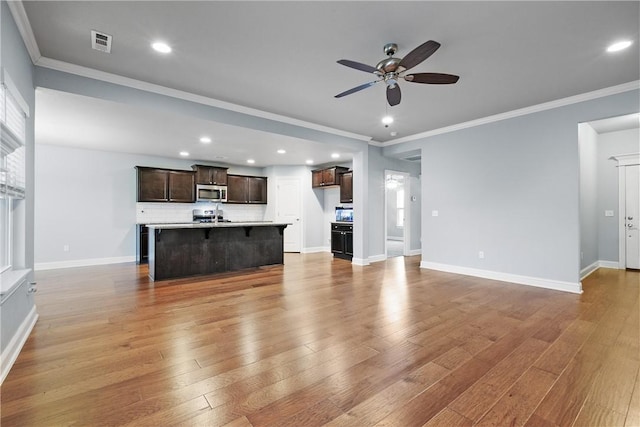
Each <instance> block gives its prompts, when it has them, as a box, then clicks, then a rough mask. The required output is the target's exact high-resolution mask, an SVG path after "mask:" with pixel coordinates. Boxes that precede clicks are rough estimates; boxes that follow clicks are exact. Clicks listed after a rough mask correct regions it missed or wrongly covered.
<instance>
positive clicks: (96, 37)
mask: <svg viewBox="0 0 640 427" xmlns="http://www.w3.org/2000/svg"><path fill="white" fill-rule="evenodd" d="M111 40H113V36H110V35H109V34H105V33H100V32H98V31H95V30H91V47H92V48H93V49H95V50H99V51H100V52H106V53H111Z"/></svg>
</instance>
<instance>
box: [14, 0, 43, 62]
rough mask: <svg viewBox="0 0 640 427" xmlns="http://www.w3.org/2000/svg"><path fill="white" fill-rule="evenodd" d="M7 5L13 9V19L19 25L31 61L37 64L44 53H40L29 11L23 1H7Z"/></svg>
mask: <svg viewBox="0 0 640 427" xmlns="http://www.w3.org/2000/svg"><path fill="white" fill-rule="evenodd" d="M7 5H8V6H9V10H10V11H11V15H13V20H14V21H15V23H16V26H17V27H18V31H20V35H21V36H22V40H24V44H25V45H26V46H27V51H28V52H29V56H30V57H31V62H33V63H34V64H36V63H37V62H38V60H39V59H40V58H42V54H41V53H40V48H39V47H38V43H36V37H35V35H34V34H33V29H32V28H31V23H30V22H29V18H27V11H25V10H24V5H23V4H22V1H7Z"/></svg>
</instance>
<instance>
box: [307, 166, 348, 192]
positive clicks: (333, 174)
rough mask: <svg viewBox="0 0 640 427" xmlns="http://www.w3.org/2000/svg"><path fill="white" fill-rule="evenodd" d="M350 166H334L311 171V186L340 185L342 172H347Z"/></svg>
mask: <svg viewBox="0 0 640 427" xmlns="http://www.w3.org/2000/svg"><path fill="white" fill-rule="evenodd" d="M348 170H349V168H344V167H342V166H333V167H330V168H325V169H317V170H314V171H311V186H312V187H313V188H318V187H328V186H331V185H340V174H341V173H343V172H347V171H348Z"/></svg>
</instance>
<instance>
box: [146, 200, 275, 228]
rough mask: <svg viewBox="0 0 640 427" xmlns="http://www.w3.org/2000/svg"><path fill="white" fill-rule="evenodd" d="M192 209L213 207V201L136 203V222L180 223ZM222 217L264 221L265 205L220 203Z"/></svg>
mask: <svg viewBox="0 0 640 427" xmlns="http://www.w3.org/2000/svg"><path fill="white" fill-rule="evenodd" d="M194 209H207V210H208V209H215V204H213V203H136V223H138V224H162V223H182V222H191V221H192V220H193V213H192V211H193V210H194ZM220 210H222V215H223V216H224V219H228V220H231V221H264V219H265V218H264V216H265V210H266V205H234V204H225V203H221V204H220Z"/></svg>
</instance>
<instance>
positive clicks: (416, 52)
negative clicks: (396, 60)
mask: <svg viewBox="0 0 640 427" xmlns="http://www.w3.org/2000/svg"><path fill="white" fill-rule="evenodd" d="M439 47H440V43H438V42H436V41H433V40H429V41H428V42H425V43H422V44H421V45H420V46H418V47H417V48H415V49H413V50H412V51H411V52H409V53H408V54H407V55H406V56H405V57H404V58H402V61H400V64H398V67H404V68H405V70H408V69H410V68H413V67H415V66H416V65H418V64H419V63H421V62H422V61H424V60H425V59H427V58H428V57H430V56H431V55H433V53H434V52H435V51H436V50H438V48H439Z"/></svg>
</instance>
